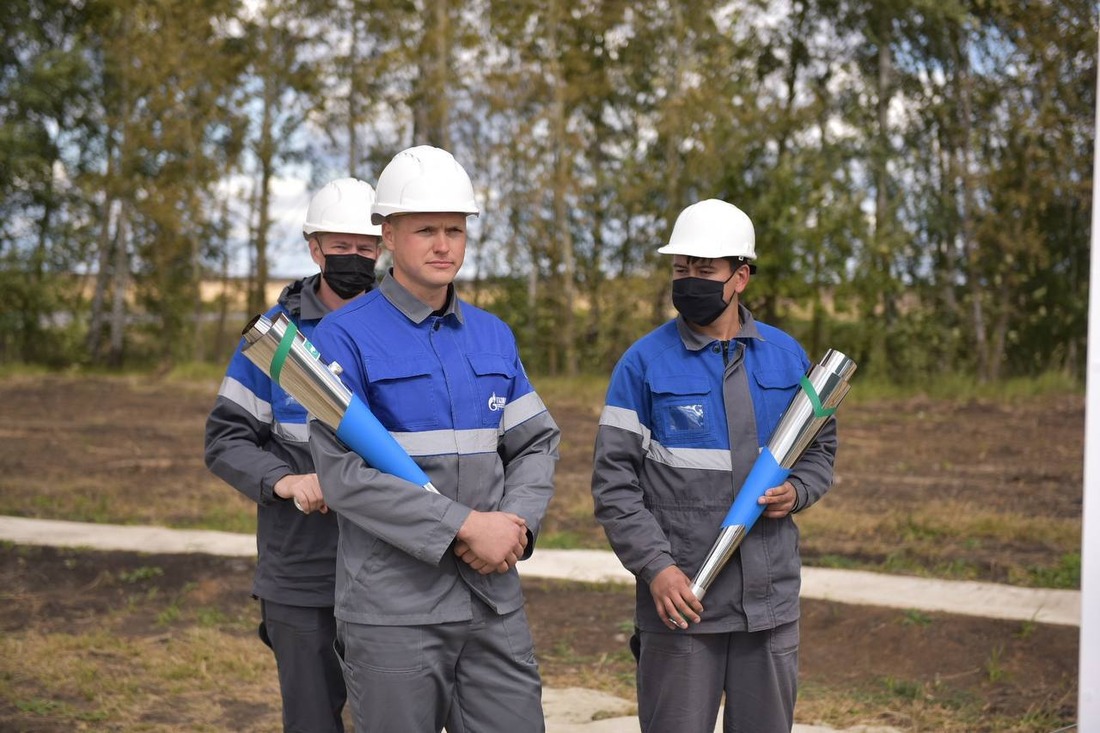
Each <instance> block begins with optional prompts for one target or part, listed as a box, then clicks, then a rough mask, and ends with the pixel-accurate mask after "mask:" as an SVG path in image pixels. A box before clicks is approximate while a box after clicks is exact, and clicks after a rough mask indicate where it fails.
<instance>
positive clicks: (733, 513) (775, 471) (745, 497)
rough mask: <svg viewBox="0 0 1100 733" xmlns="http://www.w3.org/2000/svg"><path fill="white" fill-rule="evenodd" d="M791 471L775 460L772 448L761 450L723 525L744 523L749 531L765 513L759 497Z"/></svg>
mask: <svg viewBox="0 0 1100 733" xmlns="http://www.w3.org/2000/svg"><path fill="white" fill-rule="evenodd" d="M790 473H791V471H790V469H788V468H783V467H782V466H780V465H779V461H777V460H775V456H773V455H772V452H771V451H770V450H768V449H767V448H766V447H765V448H764V449H763V450H761V451H760V455H759V456H757V458H756V463H754V464H753V466H752V470H751V471H749V475H748V476H747V477H746V478H745V483H743V484H742V485H741V490H740V491H739V492H737V498H736V499H734V500H733V506H731V507H730V510H729V513H727V514H726V518H725V519H724V520H722V527H723V528H725V527H730V526H733V525H735V524H739V525H744V527H745V531H746V532H748V531H749V528H750V527H752V525H753V524H755V523H756V520H757V519H760V515H761V514H763V513H764V507H763V506H762V505H760V504H758V503H757V499H759V498H760V497H761V496H763V495H764V492H765V491H767V490H768V489H770V488H772V487H773V486H779V485H781V484H782V483H783V482H784V481H786V480H787V476H789V475H790Z"/></svg>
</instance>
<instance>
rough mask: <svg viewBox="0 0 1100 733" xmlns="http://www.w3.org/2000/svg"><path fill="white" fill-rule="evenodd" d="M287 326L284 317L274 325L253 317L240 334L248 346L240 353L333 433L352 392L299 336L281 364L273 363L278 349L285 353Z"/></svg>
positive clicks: (287, 322) (264, 319)
mask: <svg viewBox="0 0 1100 733" xmlns="http://www.w3.org/2000/svg"><path fill="white" fill-rule="evenodd" d="M290 325H291V322H290V318H288V317H287V315H286V314H285V313H280V314H279V317H278V318H276V319H275V320H274V321H272V320H270V319H268V318H267V317H266V316H263V315H259V316H256V317H255V318H253V319H252V320H251V321H249V323H248V325H247V326H245V328H244V331H243V332H242V335H243V336H244V339H245V341H246V342H247V345H246V346H245V347H244V349H243V350H242V353H243V354H244V355H245V356H246V357H248V359H249V360H250V361H251V362H252V363H253V364H255V365H256V366H258V367H259V368H260V369H261V370H263V372H264V374H267V375H268V376H269V377H272V379H273V380H274V381H276V382H277V383H278V384H279V386H281V387H282V388H283V389H284V390H286V391H287V393H289V394H291V395H293V396H294V398H295V399H296V400H298V401H299V402H301V403H302V406H303V407H305V408H306V410H308V411H309V413H310V414H311V415H313V416H314V417H316V418H317V419H318V420H320V421H321V422H323V423H324V424H325V425H328V426H329V427H330V428H332V429H333V430H336V429H337V427H339V425H340V421H341V420H343V419H344V413H345V412H347V409H348V405H350V404H351V390H349V389H348V388H347V387H346V386H345V385H344V383H343V382H342V381H340V378H339V377H338V376H337V375H336V374H334V373H333V372H332V371H331V370H330V368H329V367H327V366H325V365H324V364H323V363H322V362H321V355H320V354H318V353H317V350H316V349H314V348H313V345H312V344H310V343H309V341H308V340H307V339H306V337H305V336H303V335H302V334H301V333H300V332H297V333H295V334H294V340H293V342H292V343H291V344H289V350H288V351H284V352H283V354H282V356H283V359H282V361H281V363H278V364H277V363H276V357H277V355H279V354H280V347H284V349H285V346H286V344H284V343H283V340H284V338H285V337H286V334H287V329H288V328H289V326H290ZM295 330H296V329H295ZM276 366H278V369H279V371H278V375H277V376H278V378H277V379H276V377H275V376H273V375H272V374H271V372H272V370H273V368H274V367H276ZM334 366H336V365H334ZM337 368H339V367H337Z"/></svg>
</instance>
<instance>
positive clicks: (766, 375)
mask: <svg viewBox="0 0 1100 733" xmlns="http://www.w3.org/2000/svg"><path fill="white" fill-rule="evenodd" d="M802 377H803V373H802V372H801V371H798V369H796V368H790V367H784V368H780V369H769V370H767V371H761V372H756V373H754V374H753V379H754V380H755V382H756V392H757V395H759V398H757V395H754V396H753V409H754V411H755V412H756V430H757V437H758V439H759V441H760V445H766V444H767V442H768V439H769V438H770V437H771V435H772V433H773V432H775V428H776V426H777V425H778V424H779V420H780V418H782V417H783V413H784V412H786V411H787V407H788V406H789V405H790V404H791V400H792V399H794V396H795V395H796V394H798V390H799V383H800V382H801V381H802Z"/></svg>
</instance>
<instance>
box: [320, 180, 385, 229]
mask: <svg viewBox="0 0 1100 733" xmlns="http://www.w3.org/2000/svg"><path fill="white" fill-rule="evenodd" d="M372 204H374V188H372V187H371V185H370V184H369V183H367V182H366V181H360V180H359V179H358V178H337V179H336V180H333V181H329V182H328V183H326V184H325V185H324V186H323V187H322V188H321V190H320V191H318V192H317V193H315V194H314V195H313V198H312V199H310V201H309V208H308V209H307V210H306V222H305V224H304V225H303V226H302V234H303V235H305V237H306V239H309V237H310V235H312V234H316V233H318V232H337V233H340V234H366V235H369V236H374V237H381V236H382V227H380V226H378V225H377V224H374V223H372V222H371V217H370V210H371V205H372Z"/></svg>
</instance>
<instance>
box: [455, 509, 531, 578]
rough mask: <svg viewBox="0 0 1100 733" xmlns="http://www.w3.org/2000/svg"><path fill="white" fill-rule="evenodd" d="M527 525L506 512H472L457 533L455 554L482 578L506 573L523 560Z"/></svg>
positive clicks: (520, 518)
mask: <svg viewBox="0 0 1100 733" xmlns="http://www.w3.org/2000/svg"><path fill="white" fill-rule="evenodd" d="M526 547H527V523H526V522H524V521H523V518H522V517H519V516H517V515H515V514H512V513H510V512H478V511H472V512H470V514H469V516H467V517H466V521H465V522H463V523H462V527H460V528H459V530H458V536H457V537H456V542H455V554H456V555H458V556H459V557H460V558H462V561H463V562H465V563H466V564H467V565H469V566H470V567H471V568H473V569H474V570H476V571H478V572H479V573H481V574H482V575H488V574H489V573H506V572H508V570H509V569H510V568H512V567H513V566H515V564H516V563H517V562H519V559H520V558H521V557H523V551H524V549H525V548H526Z"/></svg>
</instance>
